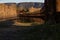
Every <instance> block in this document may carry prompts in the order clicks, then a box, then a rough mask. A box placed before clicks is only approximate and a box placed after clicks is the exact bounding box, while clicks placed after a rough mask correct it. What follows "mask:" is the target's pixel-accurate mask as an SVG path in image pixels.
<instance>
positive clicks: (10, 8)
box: [0, 4, 17, 19]
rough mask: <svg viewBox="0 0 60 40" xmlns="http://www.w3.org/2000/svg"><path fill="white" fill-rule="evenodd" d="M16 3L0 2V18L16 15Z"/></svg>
mask: <svg viewBox="0 0 60 40" xmlns="http://www.w3.org/2000/svg"><path fill="white" fill-rule="evenodd" d="M16 16H17V14H16V4H11V5H6V4H0V19H3V18H4V19H6V18H8V19H9V18H11V17H16Z"/></svg>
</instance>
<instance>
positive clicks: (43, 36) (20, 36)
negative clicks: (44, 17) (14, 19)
mask: <svg viewBox="0 0 60 40" xmlns="http://www.w3.org/2000/svg"><path fill="white" fill-rule="evenodd" d="M0 27H1V28H0V40H59V39H60V38H59V37H60V35H59V34H60V31H59V29H60V24H53V25H47V24H44V25H37V26H31V27H22V26H14V25H6V24H5V25H2V23H1V24H0Z"/></svg>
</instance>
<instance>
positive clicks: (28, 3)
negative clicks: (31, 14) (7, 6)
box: [17, 2, 44, 8]
mask: <svg viewBox="0 0 60 40" xmlns="http://www.w3.org/2000/svg"><path fill="white" fill-rule="evenodd" d="M17 6H18V7H25V8H30V7H32V6H33V7H35V8H41V7H43V6H44V3H40V2H21V3H18V4H17Z"/></svg>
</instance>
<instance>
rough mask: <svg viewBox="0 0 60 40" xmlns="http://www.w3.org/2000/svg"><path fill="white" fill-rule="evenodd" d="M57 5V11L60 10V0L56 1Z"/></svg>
mask: <svg viewBox="0 0 60 40" xmlns="http://www.w3.org/2000/svg"><path fill="white" fill-rule="evenodd" d="M56 3H57V4H56V6H57V12H60V0H57V2H56Z"/></svg>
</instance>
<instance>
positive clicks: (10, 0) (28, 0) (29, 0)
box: [0, 0, 44, 3]
mask: <svg viewBox="0 0 60 40" xmlns="http://www.w3.org/2000/svg"><path fill="white" fill-rule="evenodd" d="M13 2H15V3H19V2H42V3H44V0H0V3H13Z"/></svg>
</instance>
